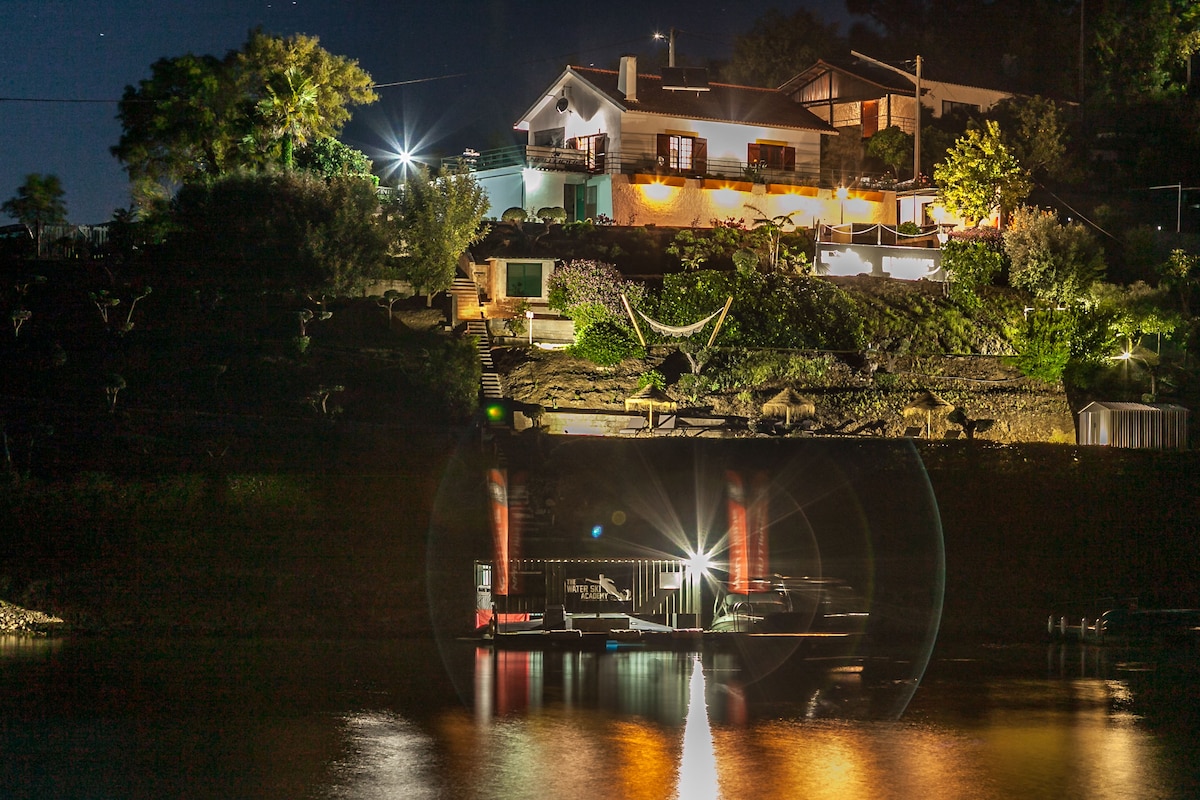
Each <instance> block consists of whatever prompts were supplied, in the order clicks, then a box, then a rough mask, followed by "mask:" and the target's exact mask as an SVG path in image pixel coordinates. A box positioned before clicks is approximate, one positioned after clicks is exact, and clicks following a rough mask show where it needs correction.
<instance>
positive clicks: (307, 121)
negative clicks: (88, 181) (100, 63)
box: [112, 31, 377, 195]
mask: <svg viewBox="0 0 1200 800" xmlns="http://www.w3.org/2000/svg"><path fill="white" fill-rule="evenodd" d="M376 99H377V96H376V94H375V92H374V91H373V90H372V89H371V77H370V76H369V75H368V74H367V73H366V72H364V71H363V70H362V69H361V68H359V67H358V65H357V62H355V61H353V60H350V59H347V58H344V57H342V56H335V55H332V54H330V53H328V52H327V51H325V50H324V49H322V48H321V47H320V46H319V43H318V40H317V38H316V37H311V36H303V35H296V36H293V37H290V38H287V39H284V38H280V37H274V36H268V35H266V34H264V33H262V32H261V31H255V32H252V33H251V34H250V36H249V38H248V39H247V41H246V44H245V45H244V46H243V47H242V49H241V50H240V51H231V52H229V53H227V54H226V55H225V57H224V58H223V59H218V58H216V57H215V56H208V55H206V56H195V55H191V54H188V55H184V56H179V57H177V58H164V59H160V60H159V61H156V62H155V63H154V64H153V65H152V66H151V75H150V77H149V78H148V79H146V80H143V81H141V82H140V83H139V84H138V86H137V87H136V88H135V87H133V86H126V87H125V93H124V95H123V96H122V98H121V101H120V103H119V105H118V107H117V118H118V119H119V120H120V121H121V128H122V134H121V139H120V141H119V142H118V143H117V145H116V146H115V147H113V148H112V153H113V155H115V156H116V157H117V158H118V159H119V160H120V161H121V163H122V164H123V165H124V166H125V169H126V171H127V172H128V173H129V177H130V178H131V179H132V180H133V181H134V183H135V187H136V191H138V192H139V193H140V194H143V195H144V194H153V193H155V192H156V191H157V192H160V193H161V192H162V191H163V189H164V187H165V188H166V189H167V190H169V189H171V188H173V187H174V186H177V185H179V184H182V183H186V182H188V181H192V180H195V179H196V178H198V177H200V176H204V175H209V176H216V175H223V174H225V173H228V172H230V171H232V170H236V169H239V168H245V167H261V166H263V165H265V164H268V163H279V162H282V163H283V164H284V165H285V166H290V165H291V162H292V153H293V152H294V148H295V146H296V145H303V144H304V143H306V142H308V141H309V140H310V139H317V138H321V137H333V136H336V135H337V134H338V133H339V132H340V131H341V129H342V126H344V125H345V123H346V122H347V121H348V120H349V119H350V111H349V107H350V106H352V105H360V104H365V103H372V102H374V101H375V100H376ZM155 185H157V186H158V187H159V188H158V189H155Z"/></svg>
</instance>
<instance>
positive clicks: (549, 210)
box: [537, 206, 567, 225]
mask: <svg viewBox="0 0 1200 800" xmlns="http://www.w3.org/2000/svg"><path fill="white" fill-rule="evenodd" d="M537 217H538V219H540V220H541V221H542V222H554V223H557V224H559V225H561V224H562V223H564V222H566V221H567V210H566V209H565V208H563V207H562V206H546V207H544V208H539V209H538V210H537Z"/></svg>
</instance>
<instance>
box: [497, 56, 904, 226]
mask: <svg viewBox="0 0 1200 800" xmlns="http://www.w3.org/2000/svg"><path fill="white" fill-rule="evenodd" d="M515 128H516V129H517V130H519V131H523V132H525V133H526V136H527V141H526V143H525V144H523V145H520V146H518V147H515V148H508V149H505V150H499V151H492V152H485V153H481V154H479V155H478V157H477V158H475V159H473V163H474V168H475V170H476V178H477V179H478V180H479V182H480V183H481V184H482V185H483V187H484V189H485V190H486V191H487V193H488V198H489V202H490V211H489V216H492V217H497V218H498V217H500V216H501V215H502V214H503V212H504V211H505V210H506V209H509V208H514V207H515V208H521V209H524V210H525V211H526V212H528V213H529V214H531V215H533V214H536V212H537V211H538V210H539V209H542V208H554V207H561V208H563V209H564V210H565V211H566V215H567V219H568V220H571V221H574V220H583V219H593V220H595V219H602V218H607V219H609V220H611V221H612V222H614V223H616V224H619V225H644V224H656V225H666V226H681V227H697V226H699V227H704V226H708V225H710V224H711V221H712V220H714V219H726V218H729V217H734V218H739V217H744V218H746V219H748V220H749V219H751V218H753V217H757V216H759V213H760V212H761V213H762V214H765V215H768V216H777V215H781V214H793V215H794V216H793V219H794V221H795V223H796V224H798V225H805V226H807V225H812V224H816V223H819V222H837V221H839V220H846V219H847V217H848V216H849V217H851V218H853V219H855V221H861V222H874V221H882V222H894V208H893V210H892V211H891V212H890V215H889V210H888V209H889V203H888V202H879V199H878V198H875V197H874V195H875V194H878V193H871V197H870V198H868V197H867V196H866V195H865V194H864V195H863V197H858V196H857V195H855V196H853V197H851V198H850V202H849V203H848V202H847V198H846V197H845V196H844V195H845V193H843V194H842V196H838V195H836V194H835V190H834V189H833V188H829V187H825V188H821V187H820V183H821V140H822V138H823V137H827V136H834V135H836V133H837V132H836V131H835V129H834V127H833V126H832V125H830V124H829V123H827V122H825V121H823V120H821V119H819V118H818V117H817V116H816V115H815V114H813V113H812V112H811V111H809V110H807V109H806V108H804V107H803V106H801V105H799V104H797V103H795V102H793V101H792V100H791V99H790V98H789V97H788V96H787V95H786V94H784V93H783V92H780V91H778V90H774V89H762V88H755V87H747V86H733V85H729V84H722V83H709V82H708V81H707V79H706V77H705V75H704V71H703V70H694V69H681V68H668V69H665V70H663V74H662V75H647V74H639V73H638V70H637V59H636V57H634V56H624V57H622V58H621V62H620V68H619V69H618V70H604V69H595V68H592V67H567V68H566V69H565V70H563V72H562V73H561V74H560V75H559V76H558V77H557V78H556V79H555V80H554V81H553V82H552V83H551V84H550V85H549V86H548V87H547V88H546V90H545V91H544V92H543V93H542V94H541V96H540V97H538V99H537V100H536V101H535V102H534V103H533V105H532V106H530V107H529V109H528V110H527V111H526V112H525V113H524V114H522V115H521V117H520V118H519V119H518V120H517V123H516V125H515ZM891 206H892V207H894V203H891ZM750 207H753V209H757V210H753V209H751V208H750Z"/></svg>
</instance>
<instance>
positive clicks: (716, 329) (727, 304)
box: [621, 295, 733, 347]
mask: <svg viewBox="0 0 1200 800" xmlns="http://www.w3.org/2000/svg"><path fill="white" fill-rule="evenodd" d="M621 296H622V297H624V295H621ZM731 305H733V295H730V296H729V299H728V300H726V301H725V307H724V308H722V309H721V316H720V317H719V318H718V319H717V324H716V326H715V327H713V332H712V336H710V337H708V345H707V346H708V347H712V346H713V342H715V341H716V340H717V333H719V332H720V330H721V323H723V322H724V321H725V315H726V314H728V313H729V307H730V306H731ZM638 335H639V336H640V335H641V334H638Z"/></svg>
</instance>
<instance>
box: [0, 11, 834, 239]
mask: <svg viewBox="0 0 1200 800" xmlns="http://www.w3.org/2000/svg"><path fill="white" fill-rule="evenodd" d="M770 5H771V4H764V5H758V4H749V3H740V2H713V1H711V0H608V2H605V3H570V2H563V1H562V0H553V1H547V0H520V2H515V1H514V0H441V2H337V3H335V2H318V1H317V0H269V2H262V0H258V1H257V2H235V1H234V0H193V1H190V2H185V1H183V0H158V1H157V2H143V1H140V0H126V1H125V2H116V1H115V0H100V1H99V2H86V1H85V0H77V1H76V2H65V1H64V0H0V98H3V99H0V200H3V199H6V198H8V197H12V196H13V195H14V194H15V193H16V189H17V187H18V186H19V185H20V184H21V182H22V181H23V180H24V177H25V175H26V174H28V173H31V172H39V173H54V174H57V175H58V176H59V177H60V178H61V179H62V182H63V186H64V188H65V189H66V192H67V196H66V201H67V210H68V214H69V216H70V219H71V221H72V222H75V223H83V224H86V223H98V222H104V221H106V220H108V219H109V218H111V216H112V211H113V209H114V208H117V207H120V206H128V205H129V195H128V190H127V182H126V178H125V173H124V172H123V171H122V170H121V168H120V165H119V164H118V162H117V160H116V159H115V158H113V157H112V155H110V153H109V148H110V147H111V146H112V145H114V144H116V142H117V140H118V139H119V138H120V135H121V129H120V125H119V124H118V122H117V121H116V101H117V100H118V99H119V98H120V97H121V93H122V92H123V90H124V88H125V86H126V85H129V84H136V83H137V82H138V81H140V80H142V79H143V78H146V77H149V74H150V65H151V64H152V63H153V62H154V61H156V60H157V59H159V58H161V57H173V56H179V55H183V54H184V53H188V52H192V53H196V54H206V53H208V54H213V55H218V56H221V55H224V54H225V53H226V52H227V51H229V50H233V49H237V48H239V47H241V45H242V44H243V43H244V42H245V40H246V35H247V33H248V32H249V31H250V30H251V29H252V28H254V27H255V26H262V27H263V29H264V30H266V31H267V32H269V33H274V34H279V35H291V34H294V33H304V34H308V35H312V36H318V37H320V40H321V45H322V46H323V47H324V48H325V49H327V50H329V51H330V52H332V53H335V54H337V55H343V56H346V57H349V58H353V59H357V60H358V62H359V64H360V66H362V67H363V68H364V69H365V70H366V71H367V72H369V73H370V74H371V76H372V77H373V78H374V79H375V81H376V82H377V83H379V84H387V83H393V82H403V81H419V80H421V79H427V78H440V77H441V76H446V75H454V74H458V73H467V74H465V75H462V76H461V77H452V78H442V79H439V80H429V81H423V82H419V83H409V84H407V85H403V86H393V87H383V88H380V89H379V95H380V100H379V102H377V103H376V104H374V105H372V106H368V107H365V108H364V107H359V108H357V109H354V120H353V121H352V122H351V123H350V125H349V126H348V127H347V128H346V130H345V131H344V132H343V135H342V139H343V141H345V142H347V143H348V144H350V145H353V146H355V147H358V148H359V149H361V150H363V151H365V152H366V153H367V154H368V155H371V156H372V157H373V158H375V159H376V161H377V165H379V166H382V157H383V156H384V155H385V153H386V152H387V151H388V150H389V148H390V147H394V146H395V143H396V142H403V141H404V140H405V139H406V138H407V143H408V147H409V149H411V150H414V151H416V152H417V153H418V154H428V155H430V156H433V155H452V154H456V153H459V152H461V151H462V149H463V148H464V147H467V146H471V147H474V148H476V149H480V150H483V149H489V148H491V147H494V146H497V145H500V144H506V143H507V140H502V139H501V137H509V136H511V128H512V123H513V121H514V120H515V119H516V118H517V117H518V116H519V115H520V114H521V113H522V112H523V111H524V110H525V109H526V108H527V107H528V106H529V105H530V104H531V103H532V102H533V101H534V100H535V99H536V97H537V92H538V91H540V90H541V89H542V88H544V86H545V85H547V84H549V83H550V81H552V80H553V79H554V78H555V77H556V76H557V75H558V73H559V72H560V71H561V69H562V68H563V67H564V66H565V65H566V64H568V63H580V64H595V65H596V66H599V67H609V66H613V65H615V63H616V59H617V58H618V57H619V56H620V55H621V54H622V53H637V54H639V55H640V56H642V57H643V58H645V59H647V60H649V59H653V58H655V57H656V56H657V54H658V52H661V51H662V50H664V49H665V45H662V44H658V43H655V42H654V41H653V40H652V38H651V36H652V34H653V33H654V32H655V31H666V30H667V29H669V28H671V27H672V26H674V27H675V28H677V29H678V30H679V31H680V33H679V34H678V37H677V41H676V54H677V59H678V61H679V63H681V64H683V63H687V62H690V63H692V64H698V63H699V64H702V63H704V61H705V60H706V59H710V58H725V57H727V56H728V55H729V53H730V52H731V48H732V38H733V36H734V35H736V34H737V33H741V32H743V31H745V30H747V29H749V27H750V26H751V25H752V23H753V22H754V19H755V17H756V16H757V15H758V13H759V12H760V11H761V10H762V9H765V8H767V7H769V6H770ZM773 5H774V6H775V7H776V8H779V9H780V10H781V11H784V12H787V13H790V12H791V11H793V10H795V9H797V8H809V9H812V10H813V11H814V13H816V14H818V15H821V16H823V17H824V18H825V19H827V20H829V21H838V22H839V23H840V24H841V29H842V31H843V32H845V30H846V28H847V27H848V25H849V18H848V17H846V15H845V12H844V11H843V10H842V9H843V8H844V6H843V4H842V3H841V2H833V3H823V2H821V1H820V0H779V1H778V2H776V3H774V4H773ZM802 66H804V65H798V68H799V67H802ZM18 98H19V99H18ZM64 101H87V102H64ZM93 101H99V102H93ZM9 222H11V220H8V219H6V218H0V224H8V223H9Z"/></svg>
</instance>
